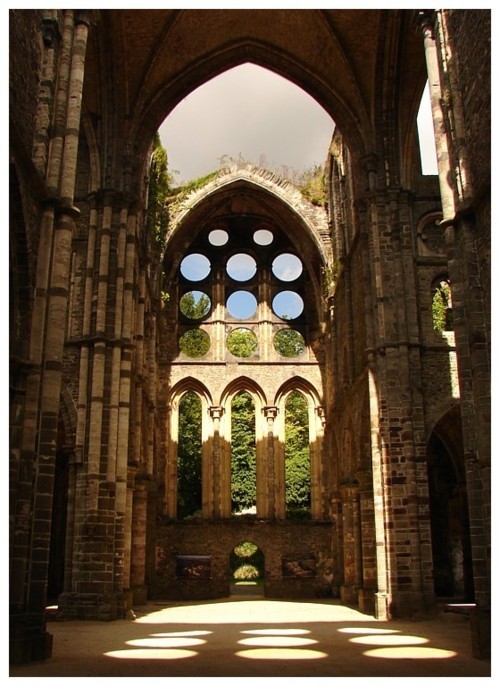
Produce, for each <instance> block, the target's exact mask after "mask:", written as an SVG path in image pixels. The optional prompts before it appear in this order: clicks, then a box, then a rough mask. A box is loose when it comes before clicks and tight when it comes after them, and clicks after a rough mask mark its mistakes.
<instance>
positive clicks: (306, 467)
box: [285, 391, 311, 513]
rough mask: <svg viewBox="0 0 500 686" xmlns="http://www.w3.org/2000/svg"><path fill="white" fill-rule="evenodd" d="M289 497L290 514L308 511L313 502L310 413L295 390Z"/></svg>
mask: <svg viewBox="0 0 500 686" xmlns="http://www.w3.org/2000/svg"><path fill="white" fill-rule="evenodd" d="M285 484H286V486H285V496H286V505H287V511H288V512H289V513H293V512H295V513H300V512H308V510H309V508H310V501H311V464H310V455H309V412H308V406H307V401H306V399H305V397H304V396H303V395H302V393H299V392H298V391H294V392H293V393H291V394H290V395H289V397H288V399H287V402H286V408H285Z"/></svg>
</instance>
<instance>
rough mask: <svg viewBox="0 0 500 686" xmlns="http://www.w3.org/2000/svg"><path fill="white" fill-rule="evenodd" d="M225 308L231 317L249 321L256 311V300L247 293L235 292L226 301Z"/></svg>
mask: <svg viewBox="0 0 500 686" xmlns="http://www.w3.org/2000/svg"><path fill="white" fill-rule="evenodd" d="M226 307H227V310H228V312H229V314H230V315H231V317H236V319H249V318H250V317H253V315H254V314H255V312H256V311H257V298H256V297H255V296H254V295H253V294H252V293H249V292H248V291H235V292H234V293H232V294H231V295H230V296H229V298H228V299H227V303H226Z"/></svg>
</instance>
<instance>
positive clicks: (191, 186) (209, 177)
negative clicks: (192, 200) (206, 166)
mask: <svg viewBox="0 0 500 686" xmlns="http://www.w3.org/2000/svg"><path fill="white" fill-rule="evenodd" d="M218 175H219V170H217V171H213V172H210V174H206V175H205V176H199V177H198V178H196V179H192V180H191V181H188V182H187V183H185V184H184V185H182V186H179V187H178V188H175V189H172V190H171V192H170V195H169V197H168V199H167V203H168V206H169V208H170V209H171V210H172V211H173V212H175V211H176V210H178V209H179V208H180V207H181V206H182V202H183V201H184V200H185V199H186V198H187V197H188V195H190V194H191V193H194V192H195V191H197V190H199V189H200V188H203V186H206V185H207V183H210V181H213V180H214V179H215V178H217V176H218Z"/></svg>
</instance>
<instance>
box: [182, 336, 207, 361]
mask: <svg viewBox="0 0 500 686" xmlns="http://www.w3.org/2000/svg"><path fill="white" fill-rule="evenodd" d="M179 347H180V349H181V352H183V353H184V354H185V355H187V356H188V357H194V358H196V357H203V355H206V353H207V352H208V350H209V348H210V336H209V335H208V333H207V332H206V331H202V330H201V329H191V330H190V331H186V333H185V334H184V335H183V336H181V339H180V341H179Z"/></svg>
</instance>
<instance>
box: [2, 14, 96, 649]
mask: <svg viewBox="0 0 500 686" xmlns="http://www.w3.org/2000/svg"><path fill="white" fill-rule="evenodd" d="M87 36H88V22H87V20H86V17H85V16H84V14H75V12H74V11H73V10H66V11H65V12H64V18H63V34H62V37H61V44H60V50H59V61H58V66H57V69H56V68H55V52H54V46H53V44H52V43H49V45H48V46H47V47H48V50H47V54H46V59H45V66H44V69H45V74H46V76H49V77H51V78H54V71H57V86H56V90H55V100H54V118H53V122H52V131H51V136H52V137H51V140H50V145H46V141H44V140H43V136H41V137H40V141H39V142H41V145H40V146H38V148H37V149H36V150H35V151H34V155H35V164H36V165H37V164H38V168H39V170H40V171H43V169H44V168H45V159H46V158H45V157H44V155H45V152H46V153H47V154H48V159H47V164H46V185H47V192H48V201H47V203H46V208H45V211H44V213H43V217H42V222H41V226H40V241H39V245H38V251H39V252H38V259H37V273H36V287H35V299H34V303H33V316H32V329H31V339H30V351H29V354H30V361H31V363H32V364H31V368H30V373H29V374H28V378H27V382H26V401H25V414H24V425H23V436H22V443H21V454H20V459H21V461H22V462H24V463H25V465H26V470H25V475H26V478H25V479H21V484H20V490H19V496H20V497H19V496H18V503H19V509H18V515H16V520H17V521H16V524H15V527H14V532H15V533H14V541H13V554H12V572H11V573H12V577H11V588H12V611H11V643H10V648H11V661H12V662H27V661H30V660H35V659H43V658H46V657H49V656H50V655H51V651H52V641H51V636H50V634H49V633H48V632H47V631H46V625H45V604H46V600H47V598H46V593H47V573H48V564H49V552H50V529H51V520H52V499H53V488H54V470H55V460H56V444H57V424H58V416H59V403H60V393H61V380H62V359H63V350H64V338H65V333H66V322H67V314H68V293H69V274H70V266H71V249H72V238H73V233H74V229H75V217H76V216H78V211H77V210H76V209H75V208H74V206H73V202H74V190H75V179H76V163H77V150H78V136H79V129H80V116H81V102H82V89H83V75H84V65H85V54H86V47H87ZM45 86H47V83H44V87H45ZM46 103H47V105H48V104H49V103H48V101H47V99H46ZM42 114H43V113H40V112H39V118H38V121H37V123H36V125H37V127H38V132H39V134H40V133H41V131H42V129H43V128H44V126H42V124H43V122H42V120H41V119H40V116H41V115H42ZM46 114H47V116H48V111H47V112H46ZM42 119H43V117H42ZM45 125H46V126H45V128H46V129H47V130H48V120H47V121H46V122H45ZM21 493H24V497H23V496H21ZM23 500H24V502H25V507H24V508H23V506H22V503H23ZM23 510H24V511H25V512H26V513H28V512H30V510H31V512H30V515H29V516H28V515H27V514H25V515H22V514H21V513H22V512H23ZM30 522H31V524H30ZM21 560H22V561H21ZM28 579H29V583H27V582H28Z"/></svg>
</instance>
